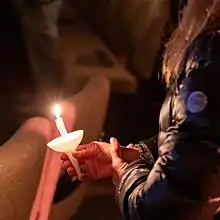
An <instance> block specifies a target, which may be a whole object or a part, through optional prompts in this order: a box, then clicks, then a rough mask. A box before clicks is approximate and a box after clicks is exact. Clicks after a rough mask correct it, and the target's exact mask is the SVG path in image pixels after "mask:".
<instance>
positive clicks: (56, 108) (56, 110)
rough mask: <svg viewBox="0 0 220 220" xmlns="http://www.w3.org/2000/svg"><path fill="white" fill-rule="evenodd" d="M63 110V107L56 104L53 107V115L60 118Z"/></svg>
mask: <svg viewBox="0 0 220 220" xmlns="http://www.w3.org/2000/svg"><path fill="white" fill-rule="evenodd" d="M61 112H62V109H61V106H60V105H59V104H55V105H54V107H53V113H54V115H55V117H56V118H59V117H60V115H61Z"/></svg>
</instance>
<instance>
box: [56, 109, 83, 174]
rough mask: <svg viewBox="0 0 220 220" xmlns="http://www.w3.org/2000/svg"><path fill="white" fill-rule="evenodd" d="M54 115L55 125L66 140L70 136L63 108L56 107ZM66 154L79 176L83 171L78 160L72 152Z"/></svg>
mask: <svg viewBox="0 0 220 220" xmlns="http://www.w3.org/2000/svg"><path fill="white" fill-rule="evenodd" d="M54 115H55V117H56V120H55V123H56V127H57V130H58V131H59V133H60V135H61V136H62V137H64V138H66V137H65V136H66V135H67V134H68V132H67V130H66V126H65V124H64V121H63V118H62V117H61V107H60V106H59V105H55V106H54ZM65 153H66V154H67V155H68V157H69V159H70V161H71V163H72V165H73V166H74V168H75V170H76V173H77V175H78V176H79V175H80V173H81V171H80V167H79V163H78V160H77V159H76V158H74V157H73V155H72V152H65Z"/></svg>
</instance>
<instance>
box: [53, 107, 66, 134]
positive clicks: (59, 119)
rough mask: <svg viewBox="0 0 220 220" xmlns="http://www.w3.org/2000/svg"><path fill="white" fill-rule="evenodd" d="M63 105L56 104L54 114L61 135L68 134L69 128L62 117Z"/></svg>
mask: <svg viewBox="0 0 220 220" xmlns="http://www.w3.org/2000/svg"><path fill="white" fill-rule="evenodd" d="M61 111H62V109H61V107H60V105H58V104H56V105H54V115H55V117H56V120H55V123H56V127H57V130H58V131H59V132H60V135H61V136H65V135H67V130H66V127H65V124H64V121H63V118H62V117H61Z"/></svg>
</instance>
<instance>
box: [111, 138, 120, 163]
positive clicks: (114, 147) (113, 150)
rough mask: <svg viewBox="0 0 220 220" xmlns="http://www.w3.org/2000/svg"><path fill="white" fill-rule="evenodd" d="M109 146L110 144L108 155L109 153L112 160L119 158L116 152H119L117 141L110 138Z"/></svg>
mask: <svg viewBox="0 0 220 220" xmlns="http://www.w3.org/2000/svg"><path fill="white" fill-rule="evenodd" d="M110 144H111V147H110V153H111V156H112V159H117V158H119V157H118V153H119V152H118V151H119V148H120V145H119V143H118V141H117V140H116V139H115V138H111V139H110Z"/></svg>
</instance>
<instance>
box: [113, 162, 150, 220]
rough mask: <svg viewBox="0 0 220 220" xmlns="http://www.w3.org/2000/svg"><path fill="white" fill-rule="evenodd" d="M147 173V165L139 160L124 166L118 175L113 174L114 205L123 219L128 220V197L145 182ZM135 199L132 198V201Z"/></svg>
mask: <svg viewBox="0 0 220 220" xmlns="http://www.w3.org/2000/svg"><path fill="white" fill-rule="evenodd" d="M149 173H150V168H149V165H148V164H147V163H146V161H145V160H142V159H139V160H136V161H134V162H132V163H130V164H128V165H127V166H125V167H124V168H123V169H122V170H121V172H120V173H117V174H115V179H114V180H115V181H114V184H115V186H116V194H115V196H116V203H117V205H118V207H119V209H120V211H121V213H122V214H123V215H124V217H125V219H130V216H129V215H130V214H129V213H130V210H129V198H130V196H131V195H132V193H133V191H134V190H135V189H136V188H137V187H138V186H140V185H141V184H142V183H144V182H145V181H146V179H147V177H148V174H149ZM116 175H117V176H116ZM135 199H136V198H132V200H135Z"/></svg>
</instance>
